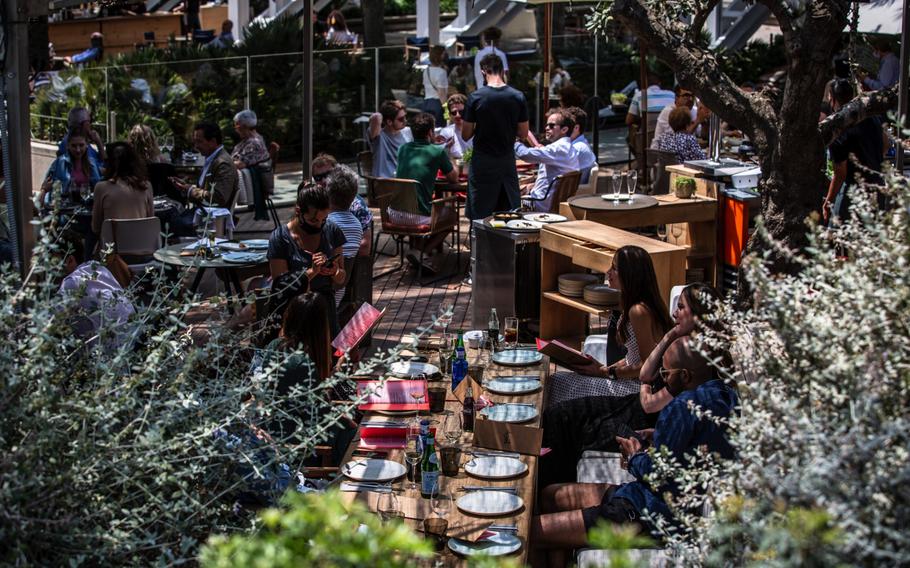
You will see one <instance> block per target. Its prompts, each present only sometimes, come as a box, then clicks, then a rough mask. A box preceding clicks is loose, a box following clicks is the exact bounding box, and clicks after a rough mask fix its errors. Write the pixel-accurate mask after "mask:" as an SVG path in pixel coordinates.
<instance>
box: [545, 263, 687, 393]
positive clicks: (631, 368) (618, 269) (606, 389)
mask: <svg viewBox="0 0 910 568" xmlns="http://www.w3.org/2000/svg"><path fill="white" fill-rule="evenodd" d="M607 280H608V283H609V285H610V287H612V288H614V289H617V290H619V291H620V293H621V299H620V308H621V310H620V313H619V318H618V320H617V324H616V332H615V334H614V337H613V339H614V340H615V343H617V344H619V345H623V346H624V347H625V351H626V354H625V357H623V358H622V359H621V360H619V361H617V362H615V363H612V364H609V365H601V364H600V363H599V362H598V361H596V360H594V359H593V358H592V359H591V360H590V362H589V363H588V365H585V366H582V367H577V368H576V370H577V371H579V373H556V374H555V375H553V377H552V378H551V379H550V385H551V386H550V394H549V404H548V405H549V406H552V405H555V404H559V403H561V402H564V401H567V400H572V399H575V398H582V397H586V396H626V395H629V394H633V393H636V392H638V390H639V383H638V373H639V371H640V370H641V366H642V363H643V362H644V360H645V359H647V358H648V355H650V353H651V350H652V349H654V346H655V345H657V341H658V339H659V338H660V337H661V336H662V335H663V334H664V333H665V332H666V331H667V330H668V329H670V327H671V322H670V314H669V313H668V311H667V305H666V304H665V303H664V301H663V299H662V298H661V297H660V288H659V286H658V284H657V275H656V274H655V272H654V264H653V263H652V262H651V257H650V256H649V255H648V253H647V252H646V251H645V250H644V249H643V248H641V247H637V246H625V247H622V248H621V249H619V250H617V251H616V254H615V255H614V256H613V264H612V266H611V267H610V269H609V270H608V271H607Z"/></svg>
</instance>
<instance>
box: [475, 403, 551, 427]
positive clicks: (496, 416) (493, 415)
mask: <svg viewBox="0 0 910 568" xmlns="http://www.w3.org/2000/svg"><path fill="white" fill-rule="evenodd" d="M480 414H482V415H483V416H485V417H486V418H487V419H488V420H495V421H496V422H512V423H518V422H527V421H528V420H534V419H535V418H537V408H535V407H533V406H525V405H524V404H511V403H508V402H506V403H501V404H496V405H493V406H488V407H486V408H484V409H483V410H481V411H480Z"/></svg>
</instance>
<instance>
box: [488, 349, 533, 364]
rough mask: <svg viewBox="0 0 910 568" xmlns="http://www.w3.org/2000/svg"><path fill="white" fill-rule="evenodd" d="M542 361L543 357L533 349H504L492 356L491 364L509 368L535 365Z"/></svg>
mask: <svg viewBox="0 0 910 568" xmlns="http://www.w3.org/2000/svg"><path fill="white" fill-rule="evenodd" d="M542 359H543V355H541V354H540V353H538V352H537V351H534V350H533V349H506V350H505V351H497V352H496V353H494V354H493V362H494V363H496V364H497V365H507V366H510V367H524V366H527V365H536V364H538V363H540V361H541V360H542Z"/></svg>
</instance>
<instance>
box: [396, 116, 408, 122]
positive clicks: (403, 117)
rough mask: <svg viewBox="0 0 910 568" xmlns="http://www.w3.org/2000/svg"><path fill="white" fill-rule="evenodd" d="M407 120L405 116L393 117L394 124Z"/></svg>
mask: <svg viewBox="0 0 910 568" xmlns="http://www.w3.org/2000/svg"><path fill="white" fill-rule="evenodd" d="M407 118H408V117H407V115H405V116H396V117H395V122H404V121H405V120H407Z"/></svg>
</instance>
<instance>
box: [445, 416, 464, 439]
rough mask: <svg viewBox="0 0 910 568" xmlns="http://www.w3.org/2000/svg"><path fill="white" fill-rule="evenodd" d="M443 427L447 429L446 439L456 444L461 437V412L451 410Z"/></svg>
mask: <svg viewBox="0 0 910 568" xmlns="http://www.w3.org/2000/svg"><path fill="white" fill-rule="evenodd" d="M443 428H444V429H445V434H446V439H447V440H448V441H449V443H450V444H451V445H453V446H454V445H455V444H456V443H457V442H458V440H460V439H461V432H462V430H461V413H458V412H450V413H449V414H448V415H447V416H446V420H445V423H444V424H443Z"/></svg>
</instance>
